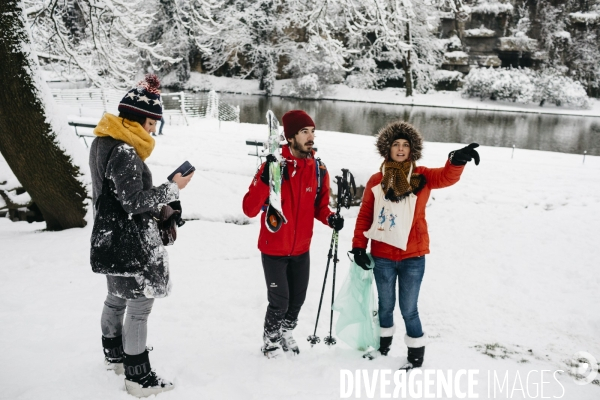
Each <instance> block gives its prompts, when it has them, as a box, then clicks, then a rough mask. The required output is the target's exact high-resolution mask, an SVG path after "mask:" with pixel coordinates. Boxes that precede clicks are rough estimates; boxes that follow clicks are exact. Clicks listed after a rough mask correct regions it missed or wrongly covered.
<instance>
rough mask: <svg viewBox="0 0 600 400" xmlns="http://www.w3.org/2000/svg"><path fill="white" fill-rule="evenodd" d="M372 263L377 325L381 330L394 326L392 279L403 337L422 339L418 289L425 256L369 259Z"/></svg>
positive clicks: (394, 303) (423, 272)
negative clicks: (404, 332)
mask: <svg viewBox="0 0 600 400" xmlns="http://www.w3.org/2000/svg"><path fill="white" fill-rule="evenodd" d="M373 260H375V268H374V269H373V274H374V275H375V283H376V284H377V293H378V296H379V325H380V326H381V327H382V328H391V327H392V326H394V315H393V314H394V307H395V306H396V278H397V280H398V303H399V304H400V312H401V313H402V318H404V325H405V327H406V334H407V335H408V336H410V337H411V338H419V337H421V336H423V328H422V327H421V320H420V319H419V309H418V308H417V302H418V301H419V290H420V289H421V281H422V280H423V275H424V274H425V256H421V257H414V258H407V259H404V260H402V261H393V260H388V259H387V258H379V257H373Z"/></svg>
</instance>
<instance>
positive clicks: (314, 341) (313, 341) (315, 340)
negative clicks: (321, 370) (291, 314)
mask: <svg viewBox="0 0 600 400" xmlns="http://www.w3.org/2000/svg"><path fill="white" fill-rule="evenodd" d="M333 239H334V237H333V236H332V237H331V244H330V245H329V254H328V255H327V266H326V267H325V277H324V278H323V288H322V289H321V299H320V300H319V309H318V310H317V321H316V322H315V331H314V333H313V334H312V335H310V336H309V337H308V339H306V340H308V341H309V342H310V344H311V345H313V346H314V345H315V344H317V343H319V342H321V339H320V338H319V337H318V336H317V326H318V325H319V314H321V305H322V304H323V294H325V284H326V283H327V273H328V272H329V262H330V261H331V257H332V255H331V248H332V247H333Z"/></svg>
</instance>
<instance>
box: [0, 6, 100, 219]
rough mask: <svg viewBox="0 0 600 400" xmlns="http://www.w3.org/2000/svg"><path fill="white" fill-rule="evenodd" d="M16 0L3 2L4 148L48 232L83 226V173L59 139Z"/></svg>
mask: <svg viewBox="0 0 600 400" xmlns="http://www.w3.org/2000/svg"><path fill="white" fill-rule="evenodd" d="M21 4H22V3H21V2H20V1H18V0H2V1H0V82H2V90H0V152H1V153H2V155H3V156H4V158H5V159H6V162H7V163H8V165H9V166H10V168H11V169H12V171H13V172H14V174H15V175H16V177H17V179H18V180H19V182H21V184H22V185H23V187H24V188H25V190H27V192H28V193H29V195H30V196H31V199H32V200H33V201H34V202H35V203H36V204H37V205H38V207H39V209H40V211H41V212H42V214H43V216H44V219H45V220H46V227H47V229H48V230H62V229H67V228H74V227H83V226H85V224H86V222H85V219H84V217H85V214H86V205H85V201H86V198H88V197H89V196H88V192H87V190H86V187H85V185H84V184H83V183H82V181H81V179H80V177H81V176H82V171H81V169H80V167H78V166H76V165H75V164H74V162H73V158H72V157H71V156H69V155H68V154H67V153H66V152H65V150H63V149H62V148H61V147H60V146H59V143H58V139H57V138H58V135H57V133H56V132H55V131H54V129H53V128H52V126H51V123H49V118H48V117H52V116H51V115H48V113H47V111H46V107H45V105H44V102H43V100H42V98H43V95H42V94H43V90H44V88H40V87H36V82H37V85H43V84H45V82H43V81H42V80H41V79H37V80H36V74H37V73H38V68H39V67H38V65H37V60H36V59H35V58H34V57H35V55H32V54H31V42H30V38H29V33H28V31H27V29H26V27H25V23H26V22H25V17H24V15H23V10H22V9H21Z"/></svg>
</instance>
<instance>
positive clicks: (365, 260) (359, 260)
mask: <svg viewBox="0 0 600 400" xmlns="http://www.w3.org/2000/svg"><path fill="white" fill-rule="evenodd" d="M350 253H352V254H354V262H355V263H356V265H358V266H359V267H361V268H362V269H364V270H365V271H368V270H370V269H371V268H369V265H371V260H370V259H369V256H368V255H367V250H365V249H361V248H360V247H354V248H353V249H352V251H351V252H350Z"/></svg>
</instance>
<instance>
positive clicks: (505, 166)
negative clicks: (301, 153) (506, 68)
mask: <svg viewBox="0 0 600 400" xmlns="http://www.w3.org/2000/svg"><path fill="white" fill-rule="evenodd" d="M165 133H166V134H165V135H164V136H159V137H157V145H156V149H155V151H154V153H153V154H152V155H151V157H150V158H149V159H148V160H147V162H148V164H149V166H150V168H151V170H152V172H153V174H154V180H155V183H156V184H159V183H162V182H163V181H165V179H166V176H167V175H168V174H169V173H170V172H171V171H172V170H173V169H175V168H176V167H177V166H178V165H179V164H181V162H183V161H184V160H189V161H190V162H191V163H192V164H194V165H195V166H196V168H197V170H196V174H195V176H194V179H193V180H192V182H191V183H190V185H189V186H188V188H186V189H185V190H184V191H183V192H182V195H181V198H182V204H183V210H184V215H185V217H186V218H189V219H193V220H192V221H189V222H188V223H187V224H186V225H185V226H183V227H182V228H181V229H180V230H179V235H178V240H177V243H176V244H175V245H174V246H172V247H170V248H169V255H170V260H171V273H172V278H173V282H174V288H173V293H172V295H171V296H170V297H168V298H166V299H159V300H157V301H156V302H155V305H154V310H153V312H152V315H151V317H150V321H149V344H151V345H153V346H154V351H153V352H151V354H150V357H151V360H152V364H153V367H155V368H156V369H157V370H158V372H159V373H160V374H162V375H164V376H165V377H168V378H172V379H173V380H174V383H175V385H176V388H175V390H174V391H172V392H168V393H164V394H161V395H159V398H161V399H164V400H167V399H303V400H304V399H307V400H308V399H311V400H312V399H336V398H340V374H341V371H342V370H351V371H355V370H358V369H363V370H367V371H368V372H369V373H372V372H373V371H375V370H387V369H389V370H391V371H392V373H393V371H394V370H396V369H397V368H398V367H399V366H400V365H401V363H402V362H403V361H404V360H405V358H404V357H405V347H404V345H403V343H402V336H403V334H404V329H403V324H402V318H401V316H400V314H399V312H398V310H396V314H395V320H396V322H397V324H398V327H399V330H398V332H397V333H396V336H395V339H394V343H393V345H392V351H391V353H390V355H389V356H388V357H380V358H378V359H375V360H374V361H366V360H364V359H362V358H361V354H362V353H361V352H360V351H357V350H353V349H351V348H350V347H348V346H347V345H346V344H344V343H342V342H340V341H338V344H337V345H336V346H333V347H331V348H328V347H327V346H325V345H324V344H323V343H321V344H318V345H316V346H315V347H313V348H311V347H310V345H309V343H308V342H306V339H305V338H306V337H307V336H308V335H309V334H312V331H313V328H314V321H315V317H316V312H317V307H318V301H319V295H320V291H321V285H322V282H323V274H324V270H325V264H326V261H327V251H328V248H329V242H330V238H331V230H330V229H328V228H327V227H325V226H323V225H321V224H317V225H316V227H315V232H314V237H313V242H312V243H313V244H312V248H311V263H312V276H311V282H310V286H309V292H308V296H307V300H306V303H305V306H304V307H303V309H302V312H301V314H300V323H299V326H298V328H297V330H296V332H295V337H296V338H297V339H298V341H299V345H300V351H301V353H300V355H299V356H297V357H289V358H287V359H284V360H267V359H265V358H264V357H263V356H262V354H261V353H260V351H259V348H260V345H261V335H262V323H263V317H264V313H265V309H266V306H267V297H266V289H265V283H264V280H263V272H262V267H261V262H260V257H259V252H258V250H257V248H256V241H257V237H258V231H259V227H260V221H259V219H258V218H255V219H251V220H248V219H247V218H246V217H245V216H244V215H243V213H242V209H241V202H242V197H243V196H244V194H245V192H246V190H247V187H248V185H249V184H250V181H251V179H252V175H253V173H254V171H255V168H256V166H257V164H256V160H255V158H254V157H250V156H248V155H247V152H248V151H249V150H250V149H249V148H248V146H246V145H245V139H248V138H258V139H263V138H265V137H266V136H267V129H266V127H265V126H262V125H250V124H235V123H222V124H221V128H220V129H219V126H218V123H217V122H216V121H211V120H195V121H193V125H191V126H187V127H182V126H166V127H165ZM316 145H317V146H318V148H319V156H320V157H321V158H322V159H323V160H324V161H325V163H326V164H327V167H328V169H329V171H330V174H331V175H332V176H334V175H336V174H340V169H341V168H342V167H343V168H348V169H350V171H351V172H353V173H354V175H355V177H356V180H357V183H358V184H362V185H364V184H365V183H366V180H367V179H368V177H369V176H370V175H371V174H372V173H374V172H375V171H376V170H377V169H378V167H379V163H380V159H379V157H378V156H377V155H376V153H375V147H374V139H373V138H371V137H366V136H360V135H349V134H344V133H337V132H321V131H318V132H317V139H316ZM82 146H83V143H82ZM462 146H464V144H458V143H457V144H452V143H450V144H448V143H425V150H424V158H423V160H422V161H421V162H420V163H421V164H422V165H426V166H430V167H437V166H442V165H443V164H444V162H445V160H446V157H447V154H448V152H449V151H451V150H454V149H457V148H460V147H462ZM479 150H480V154H481V158H482V162H481V164H480V165H479V166H478V167H476V166H475V165H473V164H469V165H468V166H467V167H466V169H465V172H464V174H463V176H462V179H461V181H460V182H459V183H458V184H456V185H455V186H453V187H450V188H447V189H442V190H438V191H434V192H433V196H432V198H431V199H430V203H429V205H428V208H427V219H428V223H429V229H430V235H431V251H432V252H431V254H430V255H428V256H427V268H426V274H425V278H424V281H423V286H422V292H421V297H420V314H421V318H422V321H423V325H424V329H425V331H426V332H427V334H428V335H429V337H430V339H431V343H430V344H429V345H428V347H427V352H426V357H425V365H424V368H426V369H431V370H443V371H446V370H453V371H458V370H460V369H478V370H479V375H478V384H477V385H476V386H475V393H478V394H479V398H513V399H521V398H542V393H540V391H539V389H540V387H543V397H545V398H548V397H553V396H554V397H556V398H563V399H568V400H586V399H590V400H591V399H598V398H599V397H600V386H599V385H597V384H588V385H583V386H580V385H576V384H575V383H574V381H573V378H572V377H571V376H570V375H569V374H568V373H567V372H566V371H568V370H569V366H568V365H567V362H568V360H570V359H571V358H572V356H573V354H575V353H576V352H578V351H586V352H589V353H591V354H592V355H594V356H595V357H596V358H597V359H600V341H599V340H598V332H600V316H599V313H598V304H599V303H600V291H599V290H598V288H599V287H600V274H599V273H598V272H599V269H598V260H599V259H600V247H599V246H598V240H599V238H600V157H587V158H586V159H585V164H583V163H582V157H581V156H578V155H569V154H562V153H551V152H537V151H528V150H517V151H516V152H515V154H514V158H511V151H512V149H508V148H492V147H482V148H480V149H479ZM10 175H11V173H10V170H9V169H8V167H7V165H6V163H5V162H4V160H3V159H1V158H0V181H2V180H6V179H7V178H10ZM357 212H358V209H357V208H352V209H350V210H344V211H343V214H344V216H345V218H346V224H345V225H346V227H345V228H344V229H343V230H342V231H341V234H340V247H339V249H340V260H341V262H340V264H339V266H338V276H337V285H336V287H341V286H342V285H341V284H342V282H343V280H344V278H345V276H346V273H347V268H348V266H349V262H348V261H347V258H346V256H345V252H346V251H347V250H350V247H351V237H352V233H353V227H354V224H355V219H356V215H357ZM90 233H91V224H90V225H88V226H87V227H86V228H83V229H70V230H67V231H63V232H45V231H44V224H43V223H34V224H28V223H25V222H20V223H12V222H10V221H9V220H8V219H4V218H3V219H0V248H1V249H2V263H1V265H2V271H3V278H2V280H0V326H1V327H2V329H1V331H2V333H1V334H0V348H1V349H2V350H1V352H2V360H3V362H2V366H0V382H2V390H1V391H0V398H1V399H43V400H49V399H127V398H129V397H128V395H127V394H126V392H125V389H124V385H123V379H122V378H121V377H118V376H116V375H114V374H113V373H112V372H107V371H105V370H104V368H103V363H102V361H103V355H102V349H101V341H100V337H101V333H100V313H101V310H102V302H103V300H104V296H105V294H106V286H105V278H104V277H103V276H100V275H95V274H93V273H92V272H91V268H90V266H89V262H88V257H89V237H90ZM328 282H331V276H330V278H329V279H328ZM330 290H331V289H330V287H329V288H328V290H326V296H325V300H324V301H325V304H329V302H330V297H329V293H330ZM326 308H327V307H326ZM328 324H329V318H328V312H327V311H325V312H322V314H321V320H320V324H319V329H318V332H317V335H319V336H320V337H321V338H323V337H324V336H326V334H327V333H326V332H327V327H328ZM334 335H335V333H334ZM486 347H487V348H488V350H484V349H486ZM484 353H487V354H484ZM492 356H493V357H492ZM542 370H548V371H550V372H546V373H545V375H542V373H541V371H542ZM557 370H563V371H564V372H561V373H559V374H557V375H556V380H555V379H554V378H553V375H552V374H553V373H554V372H555V371H557ZM488 374H491V375H488ZM494 374H496V376H498V377H499V379H500V381H502V380H503V379H504V377H505V376H506V377H507V379H508V380H507V385H508V386H506V387H505V388H504V389H503V391H502V392H501V391H500V389H499V388H498V387H496V389H495V390H496V394H495V395H494V387H495V386H494V384H493V379H492V381H491V382H492V383H490V381H488V376H492V377H494ZM542 381H544V382H546V383H542ZM392 388H393V385H392ZM536 388H537V389H536ZM461 389H463V390H465V389H466V383H465V381H462V383H461ZM388 393H391V390H390V389H389V388H388ZM536 393H537V394H536ZM362 396H363V397H362V398H366V395H365V392H364V388H363V392H362ZM380 396H381V393H380V392H379V389H378V391H377V392H376V393H375V396H374V397H375V398H380ZM437 398H446V397H443V396H442V397H437Z"/></svg>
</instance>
